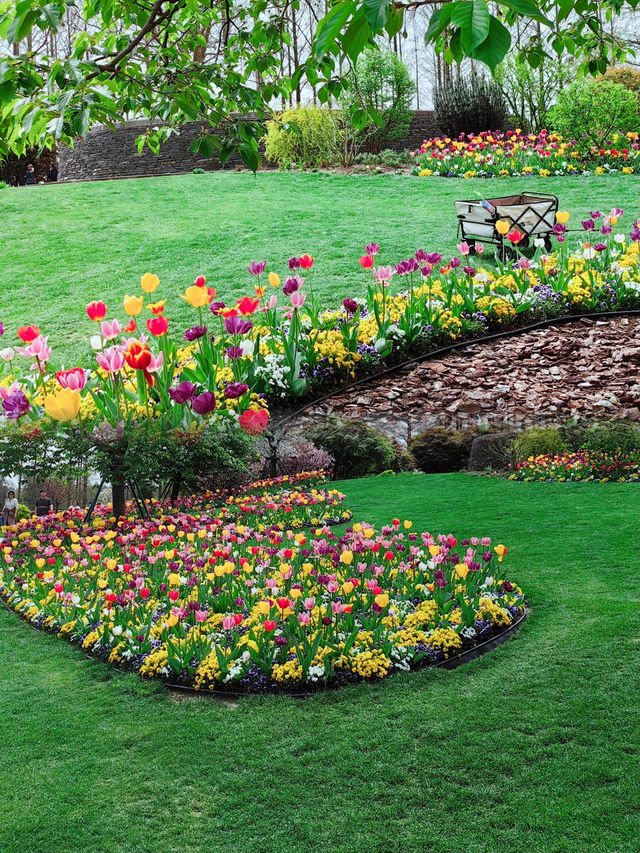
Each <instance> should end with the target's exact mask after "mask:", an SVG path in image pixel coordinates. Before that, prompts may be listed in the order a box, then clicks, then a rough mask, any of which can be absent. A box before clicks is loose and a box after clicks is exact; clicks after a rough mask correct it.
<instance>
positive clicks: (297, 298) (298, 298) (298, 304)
mask: <svg viewBox="0 0 640 853" xmlns="http://www.w3.org/2000/svg"><path fill="white" fill-rule="evenodd" d="M290 298H291V304H292V305H293V307H294V308H302V306H303V305H304V302H305V299H306V298H307V294H306V293H303V292H302V291H301V290H294V291H293V293H292V294H291V297H290Z"/></svg>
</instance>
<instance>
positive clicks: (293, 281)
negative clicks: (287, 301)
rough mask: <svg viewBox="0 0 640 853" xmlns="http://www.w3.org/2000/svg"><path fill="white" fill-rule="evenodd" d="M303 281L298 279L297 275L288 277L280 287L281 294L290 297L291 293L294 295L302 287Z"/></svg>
mask: <svg viewBox="0 0 640 853" xmlns="http://www.w3.org/2000/svg"><path fill="white" fill-rule="evenodd" d="M303 281H304V279H303V278H300V276H299V275H291V276H289V278H288V279H286V281H285V283H284V285H283V287H282V292H283V293H284V294H285V295H286V296H291V294H292V293H295V292H296V290H298V289H299V288H300V287H302V283H303Z"/></svg>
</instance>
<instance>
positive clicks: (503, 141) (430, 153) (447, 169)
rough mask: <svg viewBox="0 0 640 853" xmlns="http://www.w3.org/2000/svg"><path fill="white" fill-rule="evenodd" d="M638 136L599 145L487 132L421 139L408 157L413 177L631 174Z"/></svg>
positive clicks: (638, 166) (543, 134)
mask: <svg viewBox="0 0 640 853" xmlns="http://www.w3.org/2000/svg"><path fill="white" fill-rule="evenodd" d="M639 137H640V134H638V133H636V132H629V133H625V134H622V133H614V134H612V135H611V138H610V139H607V140H605V139H603V140H602V142H601V143H600V144H598V145H594V144H592V143H591V142H588V141H586V142H585V141H584V140H582V141H581V140H576V139H570V138H568V137H565V138H563V137H562V136H560V135H559V134H557V133H551V132H550V131H548V130H541V131H540V132H539V133H537V134H536V133H525V132H524V131H522V130H514V131H506V132H502V131H486V132H483V133H478V134H471V133H470V134H466V135H464V134H461V135H460V136H459V137H458V138H456V139H452V138H451V137H440V136H438V137H435V138H433V139H425V141H424V142H423V143H422V146H421V148H420V150H419V151H416V152H414V153H413V156H414V158H415V161H416V164H415V168H414V174H416V175H419V176H420V177H431V176H432V175H435V176H438V177H443V178H454V177H456V178H459V177H463V178H497V177H500V178H506V177H520V176H527V175H538V176H539V177H542V178H547V177H550V176H554V175H577V174H596V175H603V174H607V173H610V172H623V173H624V174H633V173H635V172H638V171H639V170H640V142H639Z"/></svg>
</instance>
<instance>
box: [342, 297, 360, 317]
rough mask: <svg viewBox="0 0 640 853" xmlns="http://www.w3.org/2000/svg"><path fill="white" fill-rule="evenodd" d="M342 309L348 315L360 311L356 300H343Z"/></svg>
mask: <svg viewBox="0 0 640 853" xmlns="http://www.w3.org/2000/svg"><path fill="white" fill-rule="evenodd" d="M342 307H343V308H344V310H345V311H346V312H347V314H355V313H356V311H357V310H358V303H357V302H356V300H355V299H348V298H347V299H343V300H342Z"/></svg>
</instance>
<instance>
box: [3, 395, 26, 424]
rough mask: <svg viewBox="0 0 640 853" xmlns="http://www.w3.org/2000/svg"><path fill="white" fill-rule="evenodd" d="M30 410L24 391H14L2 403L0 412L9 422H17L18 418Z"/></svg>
mask: <svg viewBox="0 0 640 853" xmlns="http://www.w3.org/2000/svg"><path fill="white" fill-rule="evenodd" d="M30 408H31V404H30V403H29V401H28V400H27V395H26V394H25V393H24V391H14V392H13V394H9V395H8V396H7V397H5V399H4V400H3V401H2V411H3V412H4V414H5V415H6V416H7V417H8V418H9V420H10V421H17V420H18V418H21V417H22V416H23V415H26V414H27V412H28V411H29V409H30Z"/></svg>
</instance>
